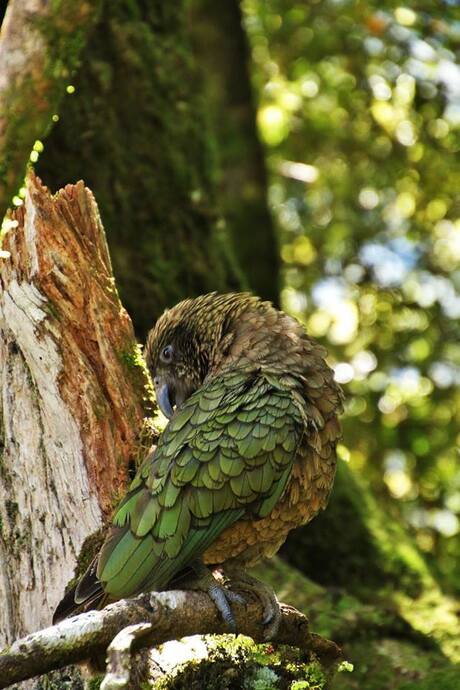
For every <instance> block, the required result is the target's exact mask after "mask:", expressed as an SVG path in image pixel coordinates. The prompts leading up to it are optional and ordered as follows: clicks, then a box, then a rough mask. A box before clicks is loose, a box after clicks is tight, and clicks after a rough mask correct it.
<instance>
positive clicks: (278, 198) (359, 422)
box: [244, 0, 460, 590]
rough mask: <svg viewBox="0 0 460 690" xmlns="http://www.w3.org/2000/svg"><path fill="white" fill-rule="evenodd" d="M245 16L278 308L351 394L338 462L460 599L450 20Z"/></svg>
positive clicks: (283, 7)
mask: <svg viewBox="0 0 460 690" xmlns="http://www.w3.org/2000/svg"><path fill="white" fill-rule="evenodd" d="M415 6H416V7H417V8H416V9H415ZM244 10H245V24H246V29H247V31H248V34H249V37H250V40H251V45H252V55H253V80H254V84H255V87H256V91H257V94H258V126H259V132H260V135H261V138H262V140H263V142H264V144H265V147H266V152H267V160H268V167H269V172H270V190H269V199H270V205H271V209H272V211H273V214H274V216H275V218H276V221H277V224H278V227H279V231H280V238H281V255H282V260H283V276H284V287H283V291H282V304H283V307H284V308H286V309H287V310H289V311H290V312H292V313H294V314H295V315H296V316H297V317H298V318H299V319H300V320H301V321H303V322H304V323H305V324H306V326H307V328H308V331H309V332H310V334H312V335H314V336H316V337H318V338H320V339H322V340H323V341H324V342H325V343H326V344H327V347H328V349H329V352H330V355H331V361H332V362H333V364H334V368H335V372H336V378H337V380H338V381H340V383H342V384H343V386H344V388H345V391H346V393H347V394H348V401H347V405H346V418H345V424H344V441H343V444H342V445H341V446H340V448H339V451H340V456H341V457H342V459H343V460H345V461H346V462H348V463H349V464H350V466H351V467H352V468H353V469H354V470H356V471H358V472H359V473H361V474H362V475H363V476H364V477H365V479H366V480H368V481H369V482H370V483H371V485H372V487H373V489H374V491H375V493H376V495H377V496H378V497H379V500H380V501H381V502H382V503H383V504H384V505H385V504H387V506H388V510H390V511H400V512H401V514H402V515H403V517H404V519H405V521H406V522H407V524H408V526H409V527H410V529H412V530H413V531H414V533H415V535H416V540H417V543H418V545H419V547H420V548H421V549H422V550H423V551H424V552H425V553H426V555H427V557H428V558H429V560H430V562H431V564H432V566H433V568H434V569H435V570H436V571H437V573H438V575H439V576H441V577H442V579H443V581H444V584H445V585H446V586H447V587H449V588H453V589H457V590H459V589H460V539H459V536H458V535H459V530H460V521H459V516H460V466H459V455H458V450H457V446H458V443H459V441H460V392H459V384H460V328H459V318H460V157H459V151H460V16H459V8H458V4H457V2H455V1H452V2H446V1H444V2H442V1H440V0H438V1H437V2H420V3H411V4H410V6H409V5H408V6H398V4H397V3H392V2H384V3H382V2H380V3H373V2H351V1H348V2H347V1H340V0H329V1H327V0H326V1H322V2H314V1H310V2H308V3H306V2H298V3H295V2H291V1H288V0H245V2H244Z"/></svg>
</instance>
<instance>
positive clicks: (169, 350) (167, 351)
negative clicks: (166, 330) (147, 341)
mask: <svg viewBox="0 0 460 690" xmlns="http://www.w3.org/2000/svg"><path fill="white" fill-rule="evenodd" d="M172 358H173V346H172V345H166V347H164V348H163V350H162V351H161V355H160V359H161V360H162V361H163V362H166V364H169V362H171V361H172Z"/></svg>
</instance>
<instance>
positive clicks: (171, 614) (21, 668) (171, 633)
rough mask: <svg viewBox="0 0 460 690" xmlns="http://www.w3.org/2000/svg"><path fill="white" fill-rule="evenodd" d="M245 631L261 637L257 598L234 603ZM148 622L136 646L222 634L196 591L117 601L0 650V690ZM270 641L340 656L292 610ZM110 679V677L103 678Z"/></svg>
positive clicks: (98, 650) (87, 654)
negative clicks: (127, 629) (253, 600)
mask: <svg viewBox="0 0 460 690" xmlns="http://www.w3.org/2000/svg"><path fill="white" fill-rule="evenodd" d="M235 610H236V614H237V624H238V627H239V630H240V632H241V633H242V634H244V635H249V636H251V637H252V638H253V639H254V640H259V641H263V639H264V637H263V632H264V630H263V625H262V624H261V620H262V618H263V611H262V607H261V604H260V602H258V603H251V604H249V605H248V607H244V608H243V607H241V606H238V607H235ZM141 623H148V624H150V626H149V628H144V629H143V631H142V632H143V634H142V636H139V638H138V639H137V641H136V645H135V648H136V649H139V648H141V647H147V646H149V647H150V646H158V645H159V644H161V643H163V642H166V641H167V640H172V639H179V638H181V637H187V636H190V635H196V634H203V633H223V632H226V628H225V624H224V623H223V622H222V619H221V617H220V615H219V614H218V613H217V610H216V607H215V606H214V605H213V603H212V602H211V600H210V598H209V597H208V596H207V595H205V594H201V593H198V592H181V591H170V592H160V593H152V594H145V595H143V596H141V597H138V598H137V599H133V600H122V601H119V602H117V603H115V604H111V605H110V606H107V607H106V608H105V609H104V610H103V611H90V612H89V613H84V614H81V615H79V616H75V617H74V618H69V619H68V620H66V621H63V622H62V623H59V624H58V625H56V626H54V627H52V628H47V629H45V630H41V631H39V632H37V633H34V634H31V635H29V636H28V637H26V638H24V639H22V640H17V641H16V642H15V643H14V644H13V645H12V646H11V647H10V648H7V649H5V650H3V651H2V652H1V653H0V688H5V687H7V686H8V685H9V684H11V683H13V682H18V681H21V680H25V679H26V678H31V677H33V676H37V675H40V674H43V673H46V672H48V671H51V670H53V669H56V668H60V667H62V666H65V665H67V664H70V663H75V662H76V661H81V660H84V659H88V658H91V657H97V656H98V655H99V656H100V655H103V654H104V651H105V649H106V647H107V646H108V645H109V643H110V642H111V640H113V638H114V637H115V636H116V635H117V634H118V633H120V631H122V630H124V629H125V628H126V627H127V626H134V625H139V624H141ZM273 643H279V644H288V645H292V646H297V647H299V648H301V649H302V650H303V652H304V653H311V654H315V655H316V656H317V657H319V658H320V659H321V660H322V661H323V663H324V664H325V665H326V666H328V665H330V664H331V663H333V662H334V661H336V660H337V659H338V658H339V657H340V649H339V648H338V647H337V645H336V644H335V643H334V642H331V641H329V640H326V639H324V638H319V637H318V636H317V635H312V634H311V633H310V632H309V630H308V621H307V619H306V618H305V616H303V615H302V614H301V613H299V612H298V611H297V610H296V609H293V608H291V607H288V606H283V607H282V619H281V625H280V629H279V632H278V634H277V636H276V639H275V640H273ZM108 682H109V681H108Z"/></svg>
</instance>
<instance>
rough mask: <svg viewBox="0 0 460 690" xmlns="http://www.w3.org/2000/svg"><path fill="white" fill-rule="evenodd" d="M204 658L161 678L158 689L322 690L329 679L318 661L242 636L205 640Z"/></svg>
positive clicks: (298, 652)
mask: <svg viewBox="0 0 460 690" xmlns="http://www.w3.org/2000/svg"><path fill="white" fill-rule="evenodd" d="M206 642H207V648H208V656H207V658H204V659H200V660H196V659H194V660H193V661H192V662H189V663H185V664H183V665H182V666H179V667H178V668H176V669H175V670H174V672H173V673H172V674H171V675H168V676H166V677H164V678H162V679H161V680H160V681H159V682H157V684H156V685H155V688H156V689H157V690H181V689H182V688H184V689H185V688H187V690H194V689H195V688H196V689H197V690H198V689H200V690H201V689H202V688H206V690H227V689H228V690H230V689H232V690H233V689H235V690H236V689H238V690H241V689H243V688H244V690H290V688H291V687H292V685H293V683H295V682H303V683H307V685H304V687H305V688H311V690H325V688H326V687H327V683H328V676H327V674H326V672H325V671H324V669H323V668H322V667H321V665H320V664H319V662H318V661H317V660H315V659H311V658H309V657H307V656H305V655H304V654H303V653H302V652H301V651H300V650H298V649H292V648H290V647H277V648H276V649H275V648H274V647H273V646H272V645H270V644H256V643H255V642H254V641H253V640H251V639H250V638H248V637H244V636H241V635H239V636H237V637H234V636H232V635H221V636H210V637H208V638H206Z"/></svg>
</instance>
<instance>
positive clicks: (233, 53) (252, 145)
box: [189, 0, 280, 304]
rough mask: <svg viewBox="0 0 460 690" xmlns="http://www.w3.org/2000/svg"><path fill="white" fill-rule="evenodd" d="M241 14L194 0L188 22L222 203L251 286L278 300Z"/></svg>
mask: <svg viewBox="0 0 460 690" xmlns="http://www.w3.org/2000/svg"><path fill="white" fill-rule="evenodd" d="M242 22H243V17H242V13H241V8H240V3H239V2H238V0H220V2H218V3H217V2H213V0H193V2H192V3H191V13H190V19H189V30H190V33H191V36H192V43H193V49H194V53H195V55H196V56H197V65H198V68H199V74H200V82H201V85H202V86H201V88H202V90H203V93H204V94H205V96H206V103H207V107H208V118H209V120H210V123H211V128H212V131H213V133H214V135H215V137H216V147H215V148H216V154H215V155H216V159H217V165H216V172H215V185H216V194H217V197H218V200H219V206H220V209H221V210H222V213H223V215H224V218H225V221H226V223H227V225H228V228H229V231H230V234H231V237H232V239H233V246H234V247H235V253H236V256H237V258H238V261H239V264H240V266H241V268H242V269H243V273H244V276H245V278H246V280H247V281H248V283H249V286H250V288H251V289H252V290H253V291H254V292H255V293H256V294H257V295H260V296H261V297H263V298H264V299H268V300H271V301H272V302H273V303H274V304H278V303H279V290H280V284H279V273H280V257H279V250H278V239H277V236H276V232H275V228H274V224H273V220H272V217H271V215H270V212H269V210H268V204H267V172H266V168H265V159H264V151H263V148H262V144H261V142H260V140H259V138H258V136H257V129H256V107H255V102H254V96H253V90H252V85H251V76H250V61H251V54H250V49H249V45H248V40H247V36H246V33H245V31H244V29H243V26H242Z"/></svg>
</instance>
